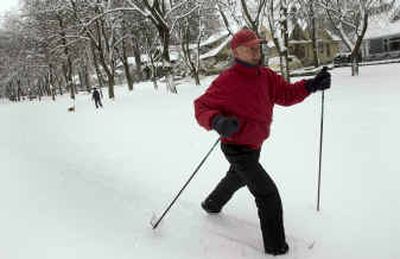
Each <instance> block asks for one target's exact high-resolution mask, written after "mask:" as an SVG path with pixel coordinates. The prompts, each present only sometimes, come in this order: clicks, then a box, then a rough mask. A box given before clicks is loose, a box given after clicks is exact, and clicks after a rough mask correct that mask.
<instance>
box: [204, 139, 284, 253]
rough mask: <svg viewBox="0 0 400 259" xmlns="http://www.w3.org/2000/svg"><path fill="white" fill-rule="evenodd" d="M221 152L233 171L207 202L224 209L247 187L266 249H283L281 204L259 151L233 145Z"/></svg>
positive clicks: (226, 145) (224, 146)
mask: <svg viewBox="0 0 400 259" xmlns="http://www.w3.org/2000/svg"><path fill="white" fill-rule="evenodd" d="M221 148H222V151H223V153H224V155H225V157H226V159H227V160H228V161H229V163H230V168H229V171H228V172H227V174H226V176H225V177H224V178H223V179H222V180H221V181H220V182H219V183H218V185H217V186H216V188H215V189H214V190H213V191H212V192H211V194H210V195H209V196H208V197H207V199H206V201H205V202H206V203H207V202H210V203H213V204H212V206H215V207H217V208H219V209H222V207H223V206H224V205H225V204H226V203H227V202H228V201H229V200H230V198H231V197H232V195H233V194H234V193H235V192H236V191H237V190H238V189H240V188H241V187H243V186H245V185H246V186H247V188H248V189H249V191H250V192H251V194H252V195H253V196H254V198H255V202H256V205H257V209H258V216H259V219H260V225H261V232H262V236H263V241H264V248H279V247H282V246H283V245H284V244H285V230H284V226H283V219H282V217H283V215H282V202H281V198H280V196H279V193H278V189H277V187H276V185H275V183H274V182H273V180H272V179H271V178H270V177H269V175H268V174H267V172H266V171H265V170H264V169H263V167H262V166H261V165H260V163H259V162H258V160H259V157H260V150H254V149H250V148H247V147H244V146H240V145H231V144H221Z"/></svg>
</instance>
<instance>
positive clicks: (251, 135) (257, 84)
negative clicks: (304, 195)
mask: <svg viewBox="0 0 400 259" xmlns="http://www.w3.org/2000/svg"><path fill="white" fill-rule="evenodd" d="M261 43H262V40H261V39H259V38H258V36H257V35H256V34H255V33H254V32H253V31H251V30H249V29H242V30H240V31H238V32H237V33H235V34H234V35H233V38H232V40H231V43H230V44H231V46H230V47H231V50H232V52H233V56H234V58H235V62H234V64H233V65H232V66H231V67H230V68H228V69H227V70H225V71H224V72H222V73H221V74H220V75H219V76H218V77H217V78H216V79H215V80H214V81H213V82H212V84H211V86H210V87H209V88H208V89H207V91H206V92H205V93H204V94H203V95H202V96H200V97H199V98H197V99H196V100H195V102H194V106H195V116H196V119H197V121H198V123H199V124H200V125H201V126H202V127H204V128H206V129H207V130H211V129H213V130H215V131H217V132H218V133H219V134H220V136H221V149H222V152H223V153H224V155H225V157H226V159H227V160H228V162H229V164H230V168H229V170H228V172H227V173H226V175H225V177H224V178H223V179H222V180H221V181H220V182H219V183H218V184H217V186H216V187H215V189H214V190H213V191H212V192H211V193H210V194H209V196H208V197H207V198H206V199H205V200H204V201H203V202H202V203H201V206H202V208H203V209H204V210H205V211H206V212H207V213H219V212H220V211H221V209H222V208H223V206H224V205H225V204H226V203H227V202H228V201H229V200H230V198H231V197H232V196H233V194H234V193H235V192H236V191H237V190H238V189H240V188H241V187H243V186H247V188H248V189H249V191H250V192H251V194H252V195H253V196H254V198H255V203H256V206H257V209H258V216H259V220H260V226H261V233H262V237H263V243H264V249H265V252H266V253H267V254H272V255H281V254H285V253H287V251H288V250H289V246H288V244H287V243H286V237H285V230H284V224H283V211H282V202H281V198H280V196H279V192H278V189H277V187H276V185H275V183H274V182H273V180H272V179H271V177H270V176H269V175H268V174H267V172H266V171H265V170H264V169H263V167H262V166H261V164H260V163H259V156H260V151H261V146H262V143H263V142H264V140H266V139H267V138H268V136H269V134H270V126H271V122H272V114H273V108H274V105H275V104H278V105H282V106H290V105H294V104H296V103H300V102H302V101H303V100H304V99H305V98H306V97H307V96H309V95H310V93H313V92H315V91H317V90H325V89H328V88H330V83H331V77H330V74H329V72H327V71H326V70H322V71H321V72H319V73H318V75H317V76H316V77H315V78H313V79H309V80H301V81H298V82H295V83H293V84H290V83H288V82H287V81H285V80H284V78H283V77H282V76H280V75H278V74H277V73H275V72H274V71H272V70H271V69H269V68H266V67H262V66H261V65H260V58H261V55H260V44H261Z"/></svg>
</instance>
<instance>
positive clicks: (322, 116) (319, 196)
mask: <svg viewBox="0 0 400 259" xmlns="http://www.w3.org/2000/svg"><path fill="white" fill-rule="evenodd" d="M327 70H328V67H326V66H324V67H323V68H322V71H327ZM324 104H325V91H322V94H321V124H320V133H319V161H318V197H317V211H319V209H320V202H321V167H322V137H323V133H324V106H325V105H324Z"/></svg>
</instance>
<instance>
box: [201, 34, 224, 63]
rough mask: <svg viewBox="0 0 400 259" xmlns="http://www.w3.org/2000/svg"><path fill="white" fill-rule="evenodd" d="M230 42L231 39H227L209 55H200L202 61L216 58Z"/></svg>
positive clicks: (208, 53)
mask: <svg viewBox="0 0 400 259" xmlns="http://www.w3.org/2000/svg"><path fill="white" fill-rule="evenodd" d="M230 41H231V38H230V37H228V38H226V39H225V40H224V41H223V42H222V43H221V44H219V45H218V46H217V47H216V48H214V49H212V50H210V51H208V52H207V53H204V54H202V55H200V59H207V58H211V57H215V56H216V55H217V54H218V53H219V52H220V51H221V50H222V49H223V48H225V47H226V46H227V45H228V44H229V42H230Z"/></svg>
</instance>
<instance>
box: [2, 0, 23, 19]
mask: <svg viewBox="0 0 400 259" xmlns="http://www.w3.org/2000/svg"><path fill="white" fill-rule="evenodd" d="M18 2H19V0H1V4H0V15H2V14H4V13H5V12H6V11H10V10H13V9H16V8H17V6H18Z"/></svg>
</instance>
